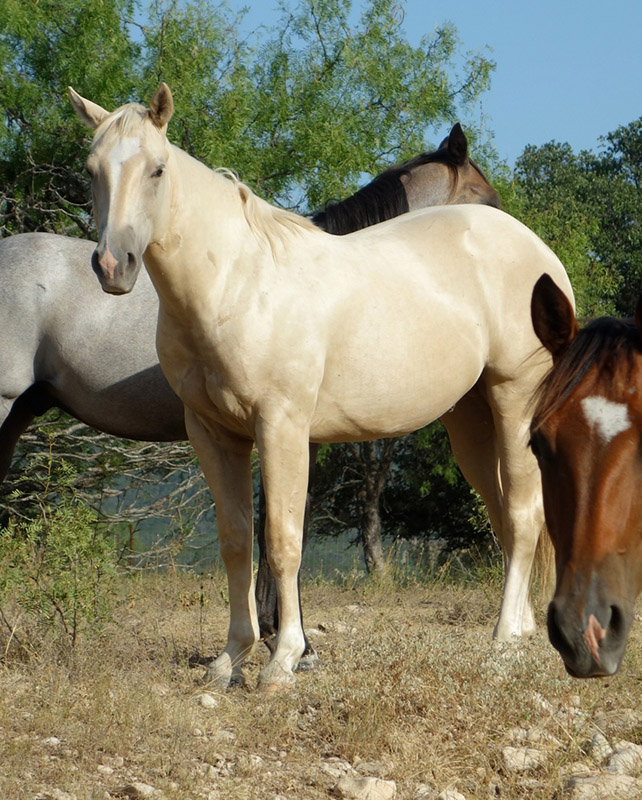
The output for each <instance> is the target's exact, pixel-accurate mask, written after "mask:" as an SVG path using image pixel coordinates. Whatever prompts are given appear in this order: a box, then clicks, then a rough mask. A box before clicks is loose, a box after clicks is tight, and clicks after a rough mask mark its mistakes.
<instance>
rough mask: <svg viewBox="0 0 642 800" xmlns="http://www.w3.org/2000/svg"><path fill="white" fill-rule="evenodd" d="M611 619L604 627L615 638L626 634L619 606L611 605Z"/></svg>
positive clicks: (624, 622)
mask: <svg viewBox="0 0 642 800" xmlns="http://www.w3.org/2000/svg"><path fill="white" fill-rule="evenodd" d="M610 611H611V619H610V620H609V622H608V624H607V626H606V628H607V630H608V631H609V632H610V633H611V634H612V635H613V636H615V638H616V639H618V638H620V637H621V636H624V635H625V634H626V628H627V625H626V618H625V616H624V613H623V612H622V609H621V608H620V607H619V606H611V608H610Z"/></svg>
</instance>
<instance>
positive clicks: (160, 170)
mask: <svg viewBox="0 0 642 800" xmlns="http://www.w3.org/2000/svg"><path fill="white" fill-rule="evenodd" d="M164 169H165V166H164V165H163V166H161V167H158V169H156V170H154V172H152V178H160V176H161V175H162V174H163V171H164Z"/></svg>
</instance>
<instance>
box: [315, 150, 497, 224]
mask: <svg viewBox="0 0 642 800" xmlns="http://www.w3.org/2000/svg"><path fill="white" fill-rule="evenodd" d="M470 163H471V164H472V165H473V167H475V169H476V170H477V171H478V172H479V174H480V175H482V176H483V172H482V171H481V170H480V169H479V167H478V166H477V165H476V164H475V163H474V162H473V161H472V159H471V161H470ZM424 164H444V165H445V166H447V167H448V168H449V169H450V171H451V172H452V175H453V179H454V182H455V185H456V183H457V178H458V172H457V162H456V160H455V159H454V158H453V156H452V154H451V153H450V151H449V150H448V149H447V148H440V149H439V150H435V151H434V152H432V153H420V154H419V155H418V156H415V157H414V158H412V159H411V160H410V161H405V162H404V163H403V164H397V165H396V166H394V167H389V168H388V169H386V170H385V171H384V172H382V173H381V175H378V176H377V177H376V178H374V179H373V180H372V181H370V183H368V184H366V186H363V187H362V188H361V189H359V190H358V191H357V192H356V193H355V194H353V195H352V196H351V197H348V198H346V199H345V200H339V201H338V202H330V203H328V204H327V205H326V206H325V207H324V208H323V209H321V210H320V211H317V212H316V213H315V214H314V215H313V216H312V217H311V219H312V222H314V224H315V225H318V226H319V227H320V228H323V230H325V231H327V232H328V233H332V234H335V235H343V234H346V233H352V232H353V231H356V230H360V229H361V228H367V227H369V226H370V225H376V224H377V223H378V222H385V220H387V219H392V218H393V217H397V216H399V215H400V214H405V213H406V212H407V211H409V210H410V209H409V207H408V199H407V197H406V190H405V188H404V185H403V182H402V180H401V179H402V178H403V177H404V176H405V175H409V174H410V173H411V172H412V171H413V169H416V168H417V167H421V166H424Z"/></svg>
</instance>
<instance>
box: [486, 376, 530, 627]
mask: <svg viewBox="0 0 642 800" xmlns="http://www.w3.org/2000/svg"><path fill="white" fill-rule="evenodd" d="M533 390H534V384H533V383H532V382H531V381H529V380H527V379H525V378H523V379H522V380H512V381H500V382H498V383H495V384H491V385H489V387H488V393H489V401H490V403H491V407H492V412H493V418H494V420H495V430H496V434H497V452H498V455H499V465H500V480H501V486H502V497H503V508H502V539H503V545H504V551H505V554H506V572H505V576H504V596H503V599H502V607H501V611H500V616H499V622H498V623H497V627H496V629H495V637H496V638H497V639H500V640H502V641H508V640H509V639H510V638H511V637H512V636H514V635H521V634H522V633H528V632H530V631H531V630H533V629H534V627H535V624H534V619H533V615H532V609H531V607H530V603H529V594H530V585H531V572H532V568H533V562H534V559H535V553H536V550H537V544H538V540H539V537H540V534H541V533H542V531H543V530H544V506H543V502H542V485H541V477H540V473H539V469H538V467H537V462H536V460H535V457H534V456H533V454H532V453H531V451H530V449H529V447H528V438H529V415H528V404H529V402H530V397H531V394H532V391H533ZM529 623H530V624H529ZM527 625H528V627H527Z"/></svg>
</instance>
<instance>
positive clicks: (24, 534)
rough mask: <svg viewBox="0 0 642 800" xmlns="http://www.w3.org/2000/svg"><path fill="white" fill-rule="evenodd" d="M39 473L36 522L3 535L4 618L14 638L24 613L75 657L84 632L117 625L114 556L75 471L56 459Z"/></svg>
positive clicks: (14, 523) (15, 525) (13, 522)
mask: <svg viewBox="0 0 642 800" xmlns="http://www.w3.org/2000/svg"><path fill="white" fill-rule="evenodd" d="M40 467H41V468H42V467H44V469H40V470H34V472H36V473H37V474H40V475H41V476H42V477H41V479H40V480H41V481H42V486H41V487H40V488H41V491H40V492H39V493H38V496H37V503H34V504H32V508H33V509H34V510H33V511H32V514H31V517H30V518H16V517H13V518H11V519H10V520H9V524H8V525H7V527H5V528H2V529H0V614H1V619H2V622H3V623H4V625H5V626H6V627H7V629H8V630H9V631H10V632H11V637H12V638H13V637H17V633H16V629H17V623H16V622H15V621H14V622H12V621H11V620H12V617H13V618H16V617H19V616H20V615H19V614H16V613H15V612H14V613H13V614H12V613H11V610H12V609H15V608H16V607H17V608H18V609H19V611H20V612H22V614H26V615H27V617H29V618H30V619H31V620H32V621H35V622H36V623H37V625H38V626H39V627H43V628H45V629H48V630H50V631H53V632H54V633H55V634H56V635H57V636H58V637H59V638H60V640H61V643H62V644H63V645H65V646H66V647H67V648H70V649H72V650H73V648H74V646H75V644H76V641H77V639H78V636H79V634H81V632H88V633H95V632H97V631H99V630H100V629H101V627H102V626H103V625H104V623H105V622H106V621H107V620H109V619H110V616H111V607H112V600H111V591H110V590H111V584H112V580H113V577H114V574H115V567H116V557H115V551H114V546H113V544H112V542H111V541H110V538H109V537H108V536H107V535H106V532H105V530H104V526H101V524H100V523H99V519H98V515H97V513H96V512H95V511H94V510H93V509H91V508H89V507H88V506H87V505H86V504H84V503H83V502H82V501H81V500H80V498H79V497H78V496H77V494H76V492H75V490H74V486H73V484H74V478H75V471H74V470H73V469H72V468H71V467H70V466H69V464H67V463H66V462H65V461H60V462H58V463H55V464H54V463H53V459H52V457H51V453H49V454H45V455H44V456H42V457H41V464H40ZM32 474H33V473H32ZM16 491H19V490H16ZM5 649H6V648H5Z"/></svg>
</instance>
